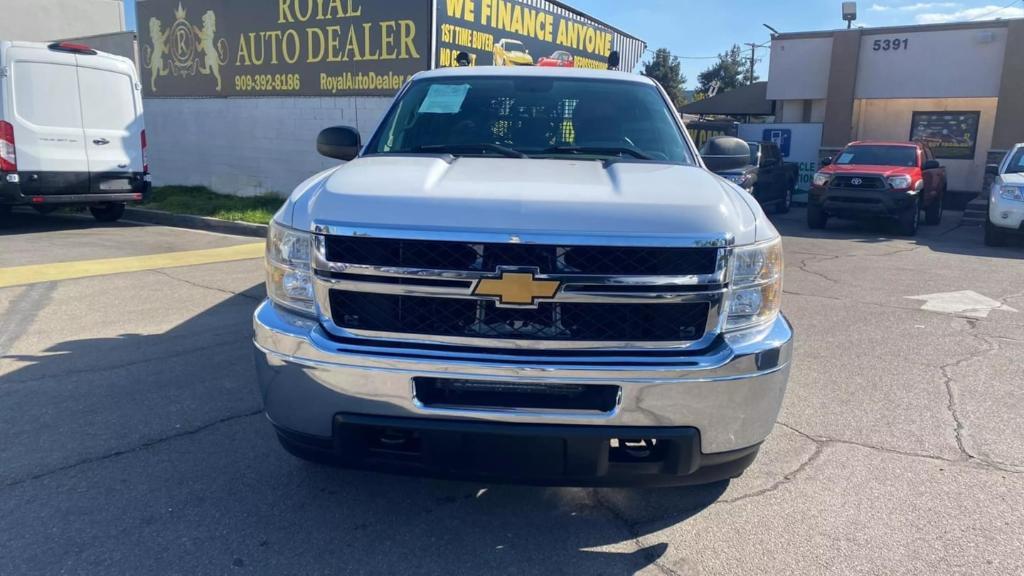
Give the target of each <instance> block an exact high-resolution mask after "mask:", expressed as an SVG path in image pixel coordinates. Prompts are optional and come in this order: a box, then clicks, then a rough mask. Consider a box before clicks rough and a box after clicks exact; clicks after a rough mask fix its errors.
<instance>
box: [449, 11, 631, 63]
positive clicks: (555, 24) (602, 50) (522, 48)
mask: <svg viewBox="0 0 1024 576" xmlns="http://www.w3.org/2000/svg"><path fill="white" fill-rule="evenodd" d="M538 6H547V8H540V7H538ZM437 28H438V29H437V53H436V55H435V58H436V59H435V60H434V62H435V64H436V66H437V67H439V68H443V67H450V66H457V65H458V63H457V60H456V58H457V56H458V54H459V53H460V52H466V53H467V54H468V55H469V64H470V65H472V66H490V65H495V66H557V67H573V68H597V69H607V68H608V56H609V54H611V52H612V50H613V45H614V40H615V37H614V34H613V32H612V31H611V30H608V29H607V28H605V27H604V26H601V25H599V24H597V23H596V22H587V21H583V20H579V19H577V18H574V17H570V16H567V15H565V14H564V11H561V10H558V11H556V10H555V7H554V6H553V5H551V4H548V3H546V2H536V1H534V2H529V3H527V2H524V1H522V0H437Z"/></svg>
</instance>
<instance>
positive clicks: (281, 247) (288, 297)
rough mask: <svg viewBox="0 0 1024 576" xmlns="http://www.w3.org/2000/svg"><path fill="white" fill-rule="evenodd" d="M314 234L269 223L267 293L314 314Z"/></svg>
mask: <svg viewBox="0 0 1024 576" xmlns="http://www.w3.org/2000/svg"><path fill="white" fill-rule="evenodd" d="M312 252H313V235H312V234H310V233H309V232H301V231H299V230H294V229H292V228H288V227H285V226H282V225H280V224H278V223H277V222H274V221H272V222H271V223H270V232H269V233H268V234H267V295H268V296H270V299H271V300H273V301H274V302H275V303H277V304H280V305H281V306H284V307H286V308H289V309H291V310H294V311H296V312H300V313H302V314H306V315H309V316H312V315H314V314H315V313H316V307H315V306H314V299H313V278H312V269H313V264H312V259H311V254H312Z"/></svg>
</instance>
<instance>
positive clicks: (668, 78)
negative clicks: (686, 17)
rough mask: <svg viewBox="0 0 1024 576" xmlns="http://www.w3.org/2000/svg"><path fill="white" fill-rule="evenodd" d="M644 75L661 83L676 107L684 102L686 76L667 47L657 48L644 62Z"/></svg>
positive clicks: (677, 60) (677, 59)
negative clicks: (652, 55)
mask: <svg viewBox="0 0 1024 576" xmlns="http://www.w3.org/2000/svg"><path fill="white" fill-rule="evenodd" d="M644 76H647V77H648V78H652V79H654V80H656V81H657V82H658V84H661V86H662V88H664V89H665V92H667V93H668V97H669V98H670V99H671V100H672V103H673V104H675V106H676V108H679V107H680V106H682V105H683V104H686V96H685V94H684V93H683V86H684V85H685V84H686V76H683V67H682V65H681V64H680V63H679V58H677V57H675V56H673V55H672V53H671V52H669V51H668V48H658V50H657V51H655V52H654V58H653V59H652V60H651V61H650V62H645V63H644Z"/></svg>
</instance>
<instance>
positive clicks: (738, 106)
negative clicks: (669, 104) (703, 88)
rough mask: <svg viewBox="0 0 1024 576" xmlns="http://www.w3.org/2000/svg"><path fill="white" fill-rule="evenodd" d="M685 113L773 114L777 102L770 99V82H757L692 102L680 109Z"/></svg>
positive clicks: (725, 114) (723, 114) (724, 114)
mask: <svg viewBox="0 0 1024 576" xmlns="http://www.w3.org/2000/svg"><path fill="white" fill-rule="evenodd" d="M679 112H681V113H683V114H703V115H708V114H715V115H719V116H771V115H773V114H775V103H774V102H772V101H771V100H769V99H768V83H767V82H755V83H753V84H751V85H750V86H741V87H739V88H736V89H735V90H729V91H728V92H722V93H721V94H718V95H716V96H715V97H713V98H705V99H704V100H698V101H696V102H691V103H689V104H687V105H686V106H683V107H682V108H680V109H679Z"/></svg>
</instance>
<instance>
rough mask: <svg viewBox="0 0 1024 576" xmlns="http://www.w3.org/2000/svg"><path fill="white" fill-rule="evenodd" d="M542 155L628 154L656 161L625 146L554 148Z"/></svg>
mask: <svg viewBox="0 0 1024 576" xmlns="http://www.w3.org/2000/svg"><path fill="white" fill-rule="evenodd" d="M541 153H542V154H558V153H565V154H593V155H595V156H622V155H623V154H628V155H630V156H632V157H633V158H637V159H640V160H654V158H651V157H650V156H648V155H647V154H644V153H643V152H641V151H639V150H637V149H635V148H627V147H625V146H622V147H619V146H552V147H551V148H547V149H545V150H544V151H543V152H541Z"/></svg>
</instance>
